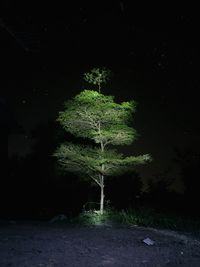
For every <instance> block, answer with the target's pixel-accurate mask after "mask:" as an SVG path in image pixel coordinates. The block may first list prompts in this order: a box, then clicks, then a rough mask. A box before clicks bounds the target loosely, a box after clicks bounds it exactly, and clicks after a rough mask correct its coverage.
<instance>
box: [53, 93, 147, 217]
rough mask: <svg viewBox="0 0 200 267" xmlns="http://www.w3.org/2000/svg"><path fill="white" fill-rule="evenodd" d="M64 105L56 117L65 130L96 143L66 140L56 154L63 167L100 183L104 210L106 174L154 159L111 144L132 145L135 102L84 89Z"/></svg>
mask: <svg viewBox="0 0 200 267" xmlns="http://www.w3.org/2000/svg"><path fill="white" fill-rule="evenodd" d="M64 107H65V110H64V111H61V112H59V117H58V119H57V120H58V121H59V122H60V124H61V125H62V127H63V128H64V130H65V131H67V132H69V133H71V134H72V135H74V136H76V137H81V138H84V139H87V140H91V141H92V142H93V145H86V144H83V145H80V144H74V143H70V142H66V143H63V144H61V145H60V147H58V148H57V150H56V152H55V153H54V155H55V156H56V157H57V158H58V162H59V164H60V166H61V167H62V168H63V170H65V171H69V172H72V173H75V174H77V175H80V176H83V177H85V178H90V179H92V180H93V181H95V183H96V184H97V185H98V186H100V188H101V200H100V213H101V214H103V209H104V179H105V177H108V176H119V175H122V174H123V173H125V172H128V171H133V170H134V167H135V166H136V165H138V164H144V163H145V162H147V161H150V160H151V157H150V155H148V154H146V155H140V156H128V157H125V156H124V155H123V154H121V153H118V152H117V150H116V149H114V148H112V147H113V146H118V145H130V144H131V143H132V142H133V141H134V140H135V139H136V137H137V133H136V131H135V130H134V129H133V128H132V127H131V121H132V114H133V113H134V112H135V109H136V103H135V102H134V101H130V102H122V103H121V104H118V103H115V102H114V97H113V96H106V95H104V94H102V93H100V92H97V91H93V90H84V91H82V92H81V93H80V94H78V95H77V96H75V97H74V98H73V99H72V100H68V101H67V102H65V104H64ZM111 146H112V147H111Z"/></svg>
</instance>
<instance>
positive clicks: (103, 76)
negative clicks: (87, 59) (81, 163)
mask: <svg viewBox="0 0 200 267" xmlns="http://www.w3.org/2000/svg"><path fill="white" fill-rule="evenodd" d="M110 75H111V71H110V70H109V69H106V68H102V69H100V68H93V69H92V70H91V71H90V72H86V73H84V77H83V78H84V80H85V81H86V82H88V83H91V84H94V85H98V89H99V93H100V92H101V84H102V83H106V82H107V81H108V80H109V79H110Z"/></svg>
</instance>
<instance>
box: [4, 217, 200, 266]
mask: <svg viewBox="0 0 200 267" xmlns="http://www.w3.org/2000/svg"><path fill="white" fill-rule="evenodd" d="M145 238H150V239H152V240H153V241H155V244H154V245H152V246H150V245H147V244H145V243H144V242H143V240H144V239H145ZM0 266H1V267H7V266H10V267H25V266H26V267H64V266H69V267H73V266H74V267H76V266H77V267H82V266H84V267H87V266H88V267H90V266H91V267H96V266H108V267H109V266H115V267H123V266H124V267H129V266H130V267H131V266H133V267H140V266H141V267H162V266H170V267H175V266H182V267H190V266H191V267H197V266H198V267H199V266H200V241H199V240H198V239H195V238H191V237H188V236H185V235H180V234H177V233H175V232H170V231H157V230H155V229H148V228H140V227H124V226H112V227H111V226H95V227H94V226H93V227H86V226H78V225H67V224H64V223H50V222H19V221H18V222H9V223H8V222H7V223H6V222H4V223H1V226H0Z"/></svg>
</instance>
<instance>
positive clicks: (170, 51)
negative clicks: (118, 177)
mask: <svg viewBox="0 0 200 267" xmlns="http://www.w3.org/2000/svg"><path fill="white" fill-rule="evenodd" d="M3 2H4V4H3V9H2V10H3V11H4V12H1V21H0V26H1V27H0V35H1V52H2V57H3V59H4V60H3V63H4V64H3V72H2V74H3V75H2V76H3V81H4V85H3V87H2V88H3V95H2V96H1V119H2V120H5V117H6V118H7V125H8V127H9V137H8V155H9V157H11V156H12V155H13V154H17V155H19V156H23V157H26V156H27V155H28V154H30V153H31V151H32V145H33V144H34V142H35V141H36V140H35V139H34V138H33V137H32V134H31V133H32V131H33V130H34V129H35V128H36V127H37V126H38V125H39V124H41V123H47V122H48V121H51V120H55V119H56V117H57V115H58V111H60V110H62V108H63V106H62V105H63V102H64V101H65V100H67V99H69V98H71V97H72V96H74V95H76V94H78V93H79V92H80V91H81V90H82V89H84V88H87V87H88V86H87V85H86V84H84V82H83V79H82V75H83V73H84V72H87V71H89V70H90V69H91V68H93V67H101V66H105V67H108V68H110V69H111V70H112V72H113V76H112V79H111V81H110V83H109V84H108V85H107V86H106V87H105V88H104V89H103V93H105V94H108V95H109V94H111V95H115V97H116V101H126V100H127V101H128V100H130V99H134V100H136V101H137V102H138V108H137V112H136V114H135V118H134V128H135V129H136V130H137V131H138V133H139V134H140V138H139V139H138V141H137V142H135V143H134V144H133V145H132V146H131V147H129V148H126V149H125V150H126V151H127V152H130V153H133V154H134V153H135V154H142V153H150V154H151V155H152V157H153V159H154V161H153V162H152V163H151V164H149V165H148V166H147V167H144V169H143V170H141V172H142V174H143V176H144V177H145V179H146V178H147V179H148V178H149V177H152V176H153V175H155V174H158V173H163V172H167V173H168V174H167V175H169V176H173V177H178V172H179V170H178V168H177V167H176V165H175V163H174V162H173V158H174V157H175V154H174V148H175V147H177V148H179V149H181V150H185V149H191V150H194V151H199V149H200V135H199V134H200V127H199V111H200V110H199V97H198V91H199V64H198V54H199V45H198V35H199V33H198V32H199V28H198V14H196V13H195V11H194V10H195V8H194V9H193V10H192V9H190V8H189V7H188V8H186V9H183V10H181V9H179V11H175V10H173V9H170V11H167V9H166V8H164V7H160V9H159V10H156V9H154V11H153V12H150V10H149V9H148V8H147V7H146V9H145V10H144V9H143V8H141V9H137V8H136V7H134V6H132V5H131V4H130V3H128V2H126V1H114V2H110V3H109V4H108V3H106V2H104V1H100V2H97V1H93V3H92V4H91V2H90V3H89V2H87V1H86V2H85V1H82V2H83V3H82V4H78V2H75V1H74V2H75V3H74V4H72V3H71V4H68V5H66V6H65V7H62V6H59V5H58V4H55V5H56V6H54V5H53V4H50V3H48V6H44V7H42V6H40V5H38V6H37V5H36V4H31V3H29V2H27V4H23V5H22V4H19V3H18V2H16V3H15V2H14V1H3ZM107 2H109V1H107ZM177 183H178V184H179V185H177ZM174 186H175V187H176V189H177V190H178V191H179V190H182V187H181V185H180V183H179V182H177V181H176V182H175V185H174Z"/></svg>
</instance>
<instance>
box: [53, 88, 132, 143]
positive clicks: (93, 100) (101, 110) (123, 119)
mask: <svg viewBox="0 0 200 267" xmlns="http://www.w3.org/2000/svg"><path fill="white" fill-rule="evenodd" d="M64 106H65V110H64V111H62V112H60V113H59V117H58V119H57V120H58V121H59V122H60V123H61V125H62V126H63V127H64V129H65V130H66V131H67V132H70V133H71V134H73V135H75V136H77V137H83V138H89V139H92V140H94V141H95V143H101V142H104V143H105V144H106V145H108V144H112V145H127V144H131V143H132V142H133V141H134V140H135V139H136V137H137V134H136V131H135V130H134V129H133V128H132V127H131V126H130V125H131V119H132V114H133V113H134V111H135V107H136V104H135V102H134V101H130V102H123V103H122V104H117V103H115V102H114V97H113V96H105V95H103V94H101V93H98V92H96V91H92V90H84V91H83V92H81V93H80V94H79V95H77V96H75V97H74V99H73V100H69V101H67V102H65V104H64Z"/></svg>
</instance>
